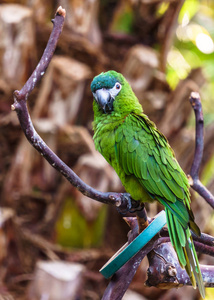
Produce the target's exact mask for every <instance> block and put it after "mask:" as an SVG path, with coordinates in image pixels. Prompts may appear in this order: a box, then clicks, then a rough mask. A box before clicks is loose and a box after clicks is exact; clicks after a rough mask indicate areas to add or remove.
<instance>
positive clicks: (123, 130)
mask: <svg viewBox="0 0 214 300" xmlns="http://www.w3.org/2000/svg"><path fill="white" fill-rule="evenodd" d="M91 91H92V94H93V111H94V120H93V131H94V135H93V140H94V144H95V148H96V150H98V151H99V152H100V153H101V154H102V156H103V157H104V158H105V159H106V161H107V162H108V163H109V164H110V165H111V166H112V167H113V168H114V170H115V171H116V173H117V174H118V176H119V178H120V180H121V182H122V184H123V186H124V188H125V190H126V192H128V193H129V194H130V195H131V197H132V199H134V200H136V201H140V203H145V202H149V203H151V202H153V201H158V202H159V203H160V204H162V205H163V206H164V208H165V212H166V220H167V226H168V232H169V236H170V241H171V243H172V245H173V247H174V249H175V252H176V253H177V257H178V261H179V263H180V265H181V267H182V268H183V269H186V272H187V274H188V276H189V278H190V280H191V283H192V286H193V287H194V288H196V287H197V286H198V289H199V292H200V294H201V296H202V298H205V288H204V284H203V278H202V274H201V270H200V266H199V261H198V257H197V253H196V250H195V247H194V243H193V238H192V235H191V231H190V230H192V231H193V232H194V233H195V234H196V235H198V236H200V234H201V233H200V229H199V227H198V226H197V225H196V223H195V221H194V215H193V212H192V210H191V208H190V192H189V182H188V178H187V176H186V174H185V173H184V171H183V170H182V168H181V167H180V165H179V163H178V161H177V160H176V158H175V154H174V152H173V150H172V148H171V146H170V145H169V143H168V140H167V138H166V137H165V136H164V134H163V133H161V132H160V131H159V130H158V129H157V127H156V125H155V124H154V122H152V121H151V120H150V119H149V118H148V116H147V115H146V114H144V112H143V108H142V105H141V104H140V103H139V100H138V98H137V97H136V95H135V93H134V92H133V90H132V88H131V86H130V84H129V83H128V81H127V80H126V79H125V77H124V76H123V75H122V74H120V73H118V72H116V71H114V70H110V71H107V72H102V73H101V74H99V75H97V76H95V77H94V79H93V81H92V82H91Z"/></svg>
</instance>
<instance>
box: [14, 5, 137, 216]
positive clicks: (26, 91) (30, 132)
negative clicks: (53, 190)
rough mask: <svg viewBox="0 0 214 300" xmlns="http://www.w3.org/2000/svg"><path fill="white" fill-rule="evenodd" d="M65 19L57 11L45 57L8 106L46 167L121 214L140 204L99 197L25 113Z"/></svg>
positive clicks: (126, 198)
mask: <svg viewBox="0 0 214 300" xmlns="http://www.w3.org/2000/svg"><path fill="white" fill-rule="evenodd" d="M64 19H65V10H64V9H62V7H61V6H60V7H59V8H58V9H57V12H56V16H55V18H54V20H52V22H53V25H54V26H53V30H52V32H51V35H50V38H49V40H48V43H47V46H46V48H45V50H44V53H43V55H42V57H41V59H40V61H39V63H38V65H37V67H36V69H35V70H34V72H33V73H32V75H31V76H30V78H29V79H28V80H27V82H26V83H25V85H24V86H23V88H22V89H21V90H20V91H17V90H16V91H15V92H14V104H13V105H12V106H11V109H12V110H15V111H16V113H17V116H18V119H19V122H20V125H21V127H22V130H23V131H24V134H25V136H26V138H27V139H28V141H29V142H30V143H31V145H32V146H33V147H34V148H35V149H36V150H37V151H38V152H39V153H40V154H41V155H42V156H43V157H44V158H45V159H46V160H47V161H48V162H49V164H50V165H51V166H52V167H53V168H55V169H56V170H57V171H59V172H60V173H61V174H62V175H63V176H64V177H65V178H66V179H67V180H68V181H69V182H70V183H71V184H72V185H73V186H74V187H76V188H77V189H78V190H79V191H80V192H81V193H83V194H84V195H86V196H88V197H90V198H93V199H95V200H97V201H100V202H102V203H107V204H112V205H115V206H116V207H118V208H119V209H120V210H127V209H130V208H132V207H133V208H136V207H138V206H139V203H138V202H136V201H133V200H132V199H131V197H130V195H129V194H128V193H102V192H100V191H97V190H95V189H94V188H92V187H90V186H89V185H87V184H86V183H84V182H83V181H82V180H81V179H80V178H79V177H78V176H77V175H76V174H75V173H74V172H73V171H72V170H71V169H70V168H69V167H68V166H67V165H66V164H65V163H64V162H63V161H62V160H61V159H60V158H59V157H58V156H57V155H56V154H55V153H54V152H53V151H52V150H51V149H50V148H49V147H48V146H47V145H46V144H45V142H44V141H43V140H42V138H41V137H40V136H39V135H38V133H37V132H36V130H35V128H34V126H33V124H32V121H31V118H30V115H29V112H28V109H27V103H26V102H27V99H28V97H29V95H30V93H31V91H32V90H33V88H34V87H35V84H36V83H37V82H38V81H39V80H40V79H41V77H42V76H43V75H44V73H45V71H46V69H47V67H48V65H49V63H50V61H51V59H52V56H53V53H54V51H55V48H56V45H57V42H58V39H59V36H60V33H61V31H62V28H63V24H64Z"/></svg>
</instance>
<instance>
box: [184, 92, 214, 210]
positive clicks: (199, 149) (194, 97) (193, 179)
mask: <svg viewBox="0 0 214 300" xmlns="http://www.w3.org/2000/svg"><path fill="white" fill-rule="evenodd" d="M190 103H191V105H192V108H193V109H194V112H195V122H196V132H195V155H194V160H193V163H192V167H191V170H190V175H189V176H188V177H189V182H190V185H191V187H192V188H193V189H194V190H195V191H196V192H198V194H199V195H201V196H202V197H203V198H204V199H205V200H206V201H207V203H209V204H210V206H211V207H212V208H214V196H213V195H212V194H211V192H210V191H209V190H208V189H207V188H206V187H205V186H204V185H203V184H202V183H201V181H200V179H199V168H200V165H201V161H202V157H203V150H204V132H203V131H204V118H203V111H202V105H201V99H200V96H199V94H198V93H196V92H192V93H191V95H190Z"/></svg>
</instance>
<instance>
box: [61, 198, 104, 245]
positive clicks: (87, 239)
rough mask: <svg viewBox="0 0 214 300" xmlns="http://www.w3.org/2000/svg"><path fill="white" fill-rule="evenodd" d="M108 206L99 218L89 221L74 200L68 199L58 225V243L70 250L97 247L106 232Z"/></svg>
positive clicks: (100, 213)
mask: <svg viewBox="0 0 214 300" xmlns="http://www.w3.org/2000/svg"><path fill="white" fill-rule="evenodd" d="M106 212H107V206H106V205H103V206H102V207H101V209H100V211H99V212H98V215H97V218H96V219H95V220H93V221H88V220H87V219H86V217H85V216H84V215H83V214H82V213H81V211H80V208H79V207H78V206H77V205H76V203H75V201H74V199H71V198H69V197H68V198H67V199H66V200H65V202H64V206H63V207H62V210H61V214H60V216H59V218H58V221H57V223H56V240H57V243H58V244H60V245H62V246H64V247H68V248H89V247H96V246H99V245H100V244H101V243H102V240H103V235H104V232H105V230H104V229H105V222H106Z"/></svg>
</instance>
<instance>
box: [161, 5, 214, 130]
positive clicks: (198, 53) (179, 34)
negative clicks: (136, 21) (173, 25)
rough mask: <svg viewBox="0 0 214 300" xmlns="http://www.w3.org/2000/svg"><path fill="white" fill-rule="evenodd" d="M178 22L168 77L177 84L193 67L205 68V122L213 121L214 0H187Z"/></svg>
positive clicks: (203, 90) (174, 84) (169, 80)
mask: <svg viewBox="0 0 214 300" xmlns="http://www.w3.org/2000/svg"><path fill="white" fill-rule="evenodd" d="M178 22H179V24H178V28H177V30H176V35H175V40H174V45H173V46H172V49H171V51H170V52H169V55H168V64H167V71H166V78H167V81H168V83H169V84H170V86H171V87H172V88H175V86H176V85H177V83H178V81H179V80H180V79H184V78H185V77H186V76H187V75H188V73H189V72H190V70H191V69H193V68H197V67H202V68H203V71H204V74H205V77H206V79H207V82H206V84H205V85H204V87H203V88H202V90H201V98H202V101H203V111H204V116H205V125H208V124H210V123H211V122H213V121H214V109H213V92H214V68H213V64H214V42H213V40H214V1H205V0H204V1H203V0H202V1H199V0H186V1H185V2H184V5H183V7H182V9H181V11H180V14H179V18H178ZM176 57H177V59H176ZM192 125H193V124H192Z"/></svg>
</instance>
